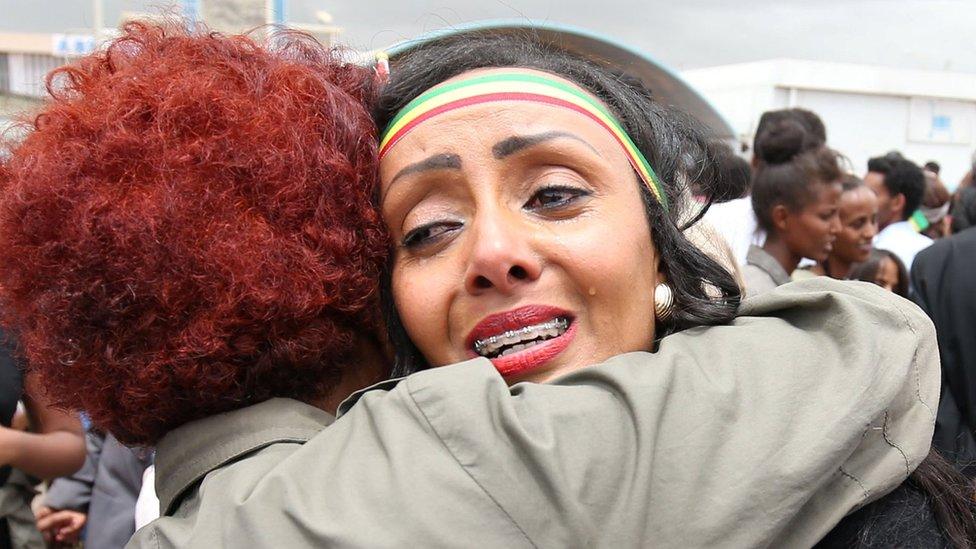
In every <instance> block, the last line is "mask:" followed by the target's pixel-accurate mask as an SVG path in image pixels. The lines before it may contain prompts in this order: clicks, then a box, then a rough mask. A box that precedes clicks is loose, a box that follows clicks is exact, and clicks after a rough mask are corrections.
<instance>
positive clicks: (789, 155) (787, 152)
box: [755, 120, 819, 164]
mask: <svg viewBox="0 0 976 549" xmlns="http://www.w3.org/2000/svg"><path fill="white" fill-rule="evenodd" d="M818 144H819V140H817V139H815V138H814V137H813V136H812V135H810V132H809V130H808V129H807V128H805V127H804V126H803V125H802V124H800V123H799V122H797V121H796V120H779V121H776V122H775V123H773V124H772V125H770V126H769V127H768V128H766V129H765V130H763V131H762V132H761V133H760V134H759V135H758V136H757V137H756V150H755V154H756V157H758V158H759V160H761V161H762V162H765V163H766V164H785V163H786V162H789V161H791V160H793V158H794V157H796V155H798V154H800V153H802V152H805V151H808V150H810V149H813V148H816V146H817V145H818Z"/></svg>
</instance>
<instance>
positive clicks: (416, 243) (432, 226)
mask: <svg viewBox="0 0 976 549" xmlns="http://www.w3.org/2000/svg"><path fill="white" fill-rule="evenodd" d="M462 225H463V223H461V222H459V221H437V222H434V223H428V224H427V225H423V226H420V227H417V228H416V229H413V230H412V231H410V232H408V233H407V234H406V235H404V236H403V241H402V245H403V247H404V248H408V249H412V248H420V247H422V246H425V245H429V244H434V243H436V242H438V241H439V240H440V239H442V238H444V237H446V236H448V235H449V234H450V233H452V232H454V231H456V230H457V229H459V228H461V226H462Z"/></svg>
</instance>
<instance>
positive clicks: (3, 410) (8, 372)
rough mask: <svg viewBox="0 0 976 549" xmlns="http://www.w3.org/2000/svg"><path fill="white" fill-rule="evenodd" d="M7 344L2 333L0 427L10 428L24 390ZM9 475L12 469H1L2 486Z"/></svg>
mask: <svg viewBox="0 0 976 549" xmlns="http://www.w3.org/2000/svg"><path fill="white" fill-rule="evenodd" d="M7 343H8V342H7V338H6V335H5V334H4V333H3V331H0V425H3V426H4V427H10V421H11V420H12V419H13V417H14V412H16V411H17V401H18V400H20V393H21V390H22V389H23V380H22V379H21V376H20V368H18V367H17V363H16V362H14V358H13V353H11V351H10V348H9V346H8V345H7ZM9 474H10V467H0V485H2V484H3V483H4V482H7V476H8V475H9Z"/></svg>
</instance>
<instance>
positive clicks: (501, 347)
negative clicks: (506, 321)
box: [473, 317, 570, 358]
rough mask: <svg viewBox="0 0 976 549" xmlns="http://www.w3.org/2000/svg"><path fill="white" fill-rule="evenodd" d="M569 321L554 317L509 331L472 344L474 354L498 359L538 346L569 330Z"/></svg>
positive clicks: (564, 318)
mask: <svg viewBox="0 0 976 549" xmlns="http://www.w3.org/2000/svg"><path fill="white" fill-rule="evenodd" d="M569 325H570V320H569V319H568V318H566V317H556V318H554V319H552V320H549V321H547V322H542V323H539V324H533V325H531V326H525V327H522V328H519V329H517V330H509V331H505V332H502V333H500V334H497V335H493V336H489V337H486V338H483V339H477V340H475V342H474V345H473V348H474V352H475V353H477V354H478V355H480V356H483V357H487V358H499V357H503V356H507V355H510V354H513V353H517V352H519V351H522V350H525V349H528V348H530V347H534V346H536V345H540V344H542V343H543V342H545V341H548V340H550V339H553V338H557V337H559V336H561V335H563V334H565V333H566V330H568V329H569Z"/></svg>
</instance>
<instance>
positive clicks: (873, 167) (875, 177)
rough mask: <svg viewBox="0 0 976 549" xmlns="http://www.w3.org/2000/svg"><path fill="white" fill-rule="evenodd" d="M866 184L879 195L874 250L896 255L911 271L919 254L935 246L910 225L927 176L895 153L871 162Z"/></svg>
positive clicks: (865, 179) (869, 161) (920, 199)
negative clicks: (886, 251) (877, 228)
mask: <svg viewBox="0 0 976 549" xmlns="http://www.w3.org/2000/svg"><path fill="white" fill-rule="evenodd" d="M864 183H865V184H867V186H868V187H871V189H872V190H873V191H874V192H875V194H877V195H878V227H879V228H880V229H881V232H879V233H878V236H876V237H875V238H874V247H875V248H879V249H882V250H888V251H889V252H892V253H893V254H895V255H896V256H898V259H900V260H901V262H902V263H904V264H905V268H906V269H908V270H909V271H911V268H912V262H913V261H914V260H915V254H917V253H918V252H920V251H922V250H924V249H925V248H927V247H929V246H931V245H932V239H931V238H929V237H927V236H925V235H922V234H919V232H918V231H917V230H916V229H915V228H914V227H913V226H912V224H911V223H910V222H909V221H908V220H909V219H910V218H911V217H912V214H914V213H915V210H917V209H918V207H919V205H920V204H921V203H922V196H923V195H924V194H925V175H924V174H923V173H922V169H921V168H919V167H918V166H917V165H916V164H915V163H914V162H912V161H911V160H908V159H906V158H904V157H902V156H901V155H900V154H897V153H891V154H887V155H885V156H878V157H875V158H872V159H870V160H868V173H867V175H865V176H864Z"/></svg>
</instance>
